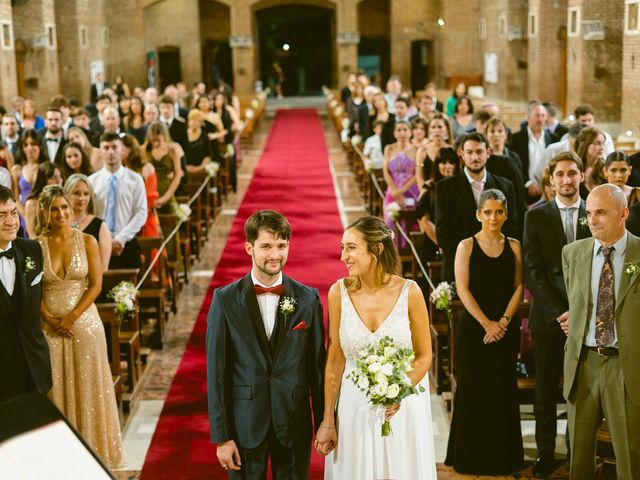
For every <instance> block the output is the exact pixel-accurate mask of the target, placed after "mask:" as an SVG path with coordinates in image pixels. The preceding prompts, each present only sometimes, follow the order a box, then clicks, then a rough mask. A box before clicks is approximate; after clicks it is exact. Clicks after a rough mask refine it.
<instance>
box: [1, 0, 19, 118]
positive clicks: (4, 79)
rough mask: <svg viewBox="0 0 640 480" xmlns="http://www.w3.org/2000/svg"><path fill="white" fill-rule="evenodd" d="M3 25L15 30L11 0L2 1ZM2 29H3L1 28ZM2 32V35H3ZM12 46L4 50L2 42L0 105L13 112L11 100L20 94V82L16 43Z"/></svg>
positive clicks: (12, 42)
mask: <svg viewBox="0 0 640 480" xmlns="http://www.w3.org/2000/svg"><path fill="white" fill-rule="evenodd" d="M0 19H2V20H1V23H8V24H9V25H10V26H11V27H10V28H12V29H13V15H12V11H11V0H0ZM0 28H3V27H1V26H0ZM3 33H4V32H3V31H2V30H0V35H3ZM10 42H11V45H13V46H8V47H7V48H4V47H3V45H4V43H2V42H0V105H4V106H5V108H6V109H7V110H9V111H11V109H10V106H11V99H12V98H13V97H15V96H16V95H17V94H18V82H17V72H16V52H15V44H14V43H15V42H14V41H13V39H11V40H10Z"/></svg>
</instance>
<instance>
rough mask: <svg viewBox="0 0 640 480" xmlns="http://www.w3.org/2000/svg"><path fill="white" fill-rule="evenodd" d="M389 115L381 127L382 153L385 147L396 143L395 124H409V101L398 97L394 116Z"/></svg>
mask: <svg viewBox="0 0 640 480" xmlns="http://www.w3.org/2000/svg"><path fill="white" fill-rule="evenodd" d="M387 102H388V100H387ZM389 113H390V114H389V118H388V120H387V121H386V122H385V124H384V126H383V127H382V135H381V138H382V151H383V152H384V150H385V148H386V147H387V145H390V144H392V143H394V142H395V141H396V138H395V126H396V122H405V123H406V124H410V123H411V120H412V118H411V117H410V116H409V100H408V99H407V98H406V97H398V98H397V99H396V100H395V114H391V112H389Z"/></svg>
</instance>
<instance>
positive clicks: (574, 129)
mask: <svg viewBox="0 0 640 480" xmlns="http://www.w3.org/2000/svg"><path fill="white" fill-rule="evenodd" d="M585 128H587V126H586V125H584V124H583V123H574V124H573V125H571V126H570V127H569V131H568V132H567V134H566V135H564V137H563V138H562V140H560V141H558V142H555V143H552V144H550V145H549V146H548V147H547V148H545V150H544V158H543V160H542V165H544V166H547V165H549V162H550V161H551V159H552V158H554V157H555V156H556V155H559V154H561V153H562V152H575V151H576V139H577V138H578V135H579V134H580V132H581V131H582V130H583V129H585Z"/></svg>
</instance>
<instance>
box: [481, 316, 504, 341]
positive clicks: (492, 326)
mask: <svg viewBox="0 0 640 480" xmlns="http://www.w3.org/2000/svg"><path fill="white" fill-rule="evenodd" d="M484 331H485V332H486V335H485V336H484V339H483V342H484V343H485V345H486V344H487V343H493V342H497V341H499V340H502V337H504V335H505V333H507V327H505V326H504V325H503V324H502V323H500V322H492V321H489V322H487V323H486V324H485V325H484Z"/></svg>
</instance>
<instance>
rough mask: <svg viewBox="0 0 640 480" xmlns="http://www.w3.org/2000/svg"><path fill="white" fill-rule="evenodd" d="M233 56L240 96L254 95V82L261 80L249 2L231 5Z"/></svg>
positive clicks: (244, 1)
mask: <svg viewBox="0 0 640 480" xmlns="http://www.w3.org/2000/svg"><path fill="white" fill-rule="evenodd" d="M230 16H231V38H230V39H229V43H230V45H231V49H232V51H231V56H232V59H233V82H234V84H235V85H234V88H235V91H236V93H237V94H238V95H241V96H246V95H251V94H252V93H253V82H254V81H255V80H257V79H258V78H260V71H259V69H258V65H257V61H256V50H255V49H256V46H255V42H256V38H254V34H253V33H254V28H253V23H254V18H253V12H252V11H251V7H250V5H249V2H248V1H247V0H239V1H235V2H232V3H231V6H230Z"/></svg>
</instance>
